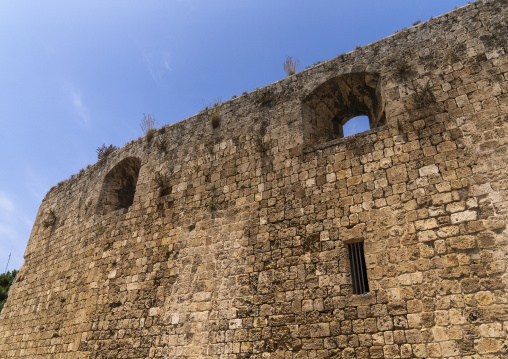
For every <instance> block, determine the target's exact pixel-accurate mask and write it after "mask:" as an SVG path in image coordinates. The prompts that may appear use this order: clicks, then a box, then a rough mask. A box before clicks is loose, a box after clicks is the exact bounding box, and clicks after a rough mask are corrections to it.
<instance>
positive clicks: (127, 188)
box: [97, 157, 141, 214]
mask: <svg viewBox="0 0 508 359" xmlns="http://www.w3.org/2000/svg"><path fill="white" fill-rule="evenodd" d="M140 168H141V160H140V159H139V158H137V157H127V158H125V159H123V160H122V161H120V163H118V164H117V165H116V166H115V167H113V168H112V169H111V170H110V171H109V172H108V174H107V175H106V177H104V182H103V183H102V188H101V194H100V196H99V203H98V205H97V212H98V213H99V214H106V213H109V212H113V211H116V210H119V209H122V208H129V207H130V206H131V205H132V203H133V202H134V194H135V193H136V186H137V183H138V176H139V170H140Z"/></svg>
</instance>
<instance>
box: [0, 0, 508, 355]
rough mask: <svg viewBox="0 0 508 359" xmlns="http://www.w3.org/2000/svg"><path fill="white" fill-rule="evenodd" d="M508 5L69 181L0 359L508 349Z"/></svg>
mask: <svg viewBox="0 0 508 359" xmlns="http://www.w3.org/2000/svg"><path fill="white" fill-rule="evenodd" d="M507 18H508V11H507V4H506V2H504V1H502V0H494V1H477V2H475V3H472V4H469V5H467V6H465V7H463V8H460V9H457V10H455V11H453V12H451V13H448V14H445V15H442V16H440V17H438V18H435V19H432V20H429V21H428V22H426V23H423V24H419V25H417V26H414V27H412V28H410V29H407V30H404V31H401V32H399V33H396V34H394V35H392V36H390V37H388V38H386V39H383V40H381V41H378V42H376V43H373V44H370V45H368V46H365V47H362V48H360V49H357V50H355V51H353V52H351V53H348V54H344V55H340V56H338V57H337V58H335V59H332V60H329V61H326V62H324V63H322V64H320V65H317V66H315V67H313V68H310V69H308V70H305V71H302V72H300V73H298V74H296V75H294V76H291V77H288V78H285V79H283V80H280V81H278V82H276V83H274V84H272V85H269V86H267V87H265V88H262V89H259V90H256V91H254V92H252V93H249V94H247V95H244V96H241V97H239V98H236V99H234V100H231V101H228V102H226V103H224V104H222V105H220V106H219V107H216V108H213V109H209V110H207V111H204V112H202V113H200V114H197V115H196V116H194V117H191V118H188V119H186V120H184V121H181V122H179V123H176V124H174V125H170V126H166V127H164V128H162V129H160V130H158V131H157V132H156V133H155V135H154V138H153V139H151V140H148V139H146V138H142V139H139V140H137V141H133V142H132V143H130V144H128V145H126V146H125V147H123V148H121V149H120V150H117V151H116V152H114V153H113V154H111V155H110V156H108V157H107V159H106V160H104V161H101V162H99V163H97V164H95V165H94V166H92V167H91V168H89V169H87V170H86V171H84V172H82V173H80V174H78V175H76V176H74V177H73V178H71V179H70V180H68V181H65V182H64V183H62V184H60V185H58V186H57V187H55V188H53V189H52V190H50V191H49V192H48V194H47V195H46V197H45V198H44V200H43V202H42V204H41V207H40V209H39V212H38V215H37V218H36V221H35V224H34V227H33V230H32V234H31V236H30V240H29V243H28V246H27V249H26V253H25V263H24V264H23V266H22V268H21V271H20V274H19V276H18V278H17V280H16V282H15V284H14V285H13V287H12V289H11V291H10V294H9V299H8V301H7V303H6V306H5V307H4V310H3V312H2V314H1V316H0V357H2V358H38V357H41V358H42V357H44V358H171V357H182V358H192V357H195V358H331V357H333V358H335V357H337V358H441V357H452V358H506V357H508V356H507V355H508V354H507V342H506V340H507V325H508V305H507V301H508V294H507V292H506V286H507V280H508V278H507V275H506V262H507V252H508V241H507V235H506V225H505V223H506V219H507V216H508V201H507V200H508V186H507V181H508V178H507V176H506V174H507V169H506V167H507V162H508V156H507V152H506V151H507V135H508V57H507V55H506V46H507V32H508V31H507V29H506V19H507ZM216 111H219V114H220V123H217V122H214V125H213V126H212V123H211V118H212V117H214V116H216V115H215V113H216ZM360 114H363V115H368V116H369V117H370V121H371V126H372V129H371V130H370V131H367V132H363V133H360V134H356V135H353V136H348V137H345V138H340V129H341V125H342V124H343V123H344V121H346V120H347V119H348V118H349V117H350V116H352V115H360ZM217 125H218V126H217ZM350 243H363V246H364V256H365V264H366V272H367V279H368V286H369V290H368V291H367V293H360V294H355V289H354V288H353V282H352V278H351V267H350V258H349V255H348V244H350Z"/></svg>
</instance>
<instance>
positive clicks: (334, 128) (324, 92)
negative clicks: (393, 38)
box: [302, 72, 386, 143]
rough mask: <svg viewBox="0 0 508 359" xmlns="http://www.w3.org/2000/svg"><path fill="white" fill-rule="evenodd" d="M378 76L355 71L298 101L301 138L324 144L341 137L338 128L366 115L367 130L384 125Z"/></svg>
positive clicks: (322, 86)
mask: <svg viewBox="0 0 508 359" xmlns="http://www.w3.org/2000/svg"><path fill="white" fill-rule="evenodd" d="M379 79H380V76H379V74H377V73H367V72H357V73H349V74H344V75H340V76H337V77H334V78H332V79H330V80H328V81H326V82H324V83H323V84H321V85H319V86H318V87H317V88H316V89H315V90H314V91H312V92H311V93H310V94H309V95H308V96H307V97H306V98H305V99H304V100H303V101H302V111H303V123H304V131H305V133H304V138H305V140H306V141H309V142H315V143H319V142H324V141H329V140H332V139H334V138H340V137H344V132H343V129H342V126H343V125H344V124H345V123H346V122H347V121H349V120H350V119H352V118H354V117H357V116H367V117H368V118H369V125H370V128H375V127H378V126H381V125H384V124H385V123H386V117H385V102H384V100H383V96H382V89H381V85H380V83H381V81H380V80H379Z"/></svg>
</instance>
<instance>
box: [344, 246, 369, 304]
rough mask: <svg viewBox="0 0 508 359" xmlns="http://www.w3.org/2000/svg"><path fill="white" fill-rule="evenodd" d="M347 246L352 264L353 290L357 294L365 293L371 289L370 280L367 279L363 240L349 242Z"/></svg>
mask: <svg viewBox="0 0 508 359" xmlns="http://www.w3.org/2000/svg"><path fill="white" fill-rule="evenodd" d="M347 248H348V252H349V263H350V264H351V279H352V280H353V292H354V293H355V294H365V293H367V292H368V291H369V282H368V279H367V267H366V265H365V254H364V252H363V242H355V243H348V245H347Z"/></svg>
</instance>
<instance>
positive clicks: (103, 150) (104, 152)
mask: <svg viewBox="0 0 508 359" xmlns="http://www.w3.org/2000/svg"><path fill="white" fill-rule="evenodd" d="M117 149H118V147H116V146H114V145H109V146H108V147H106V144H103V145H102V146H101V147H99V148H97V150H96V151H97V159H98V160H99V161H102V160H105V159H106V158H107V157H108V156H109V155H110V154H112V153H113V152H114V151H116V150H117Z"/></svg>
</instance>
